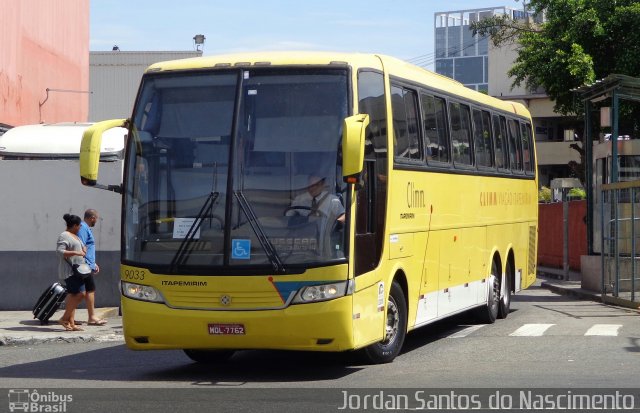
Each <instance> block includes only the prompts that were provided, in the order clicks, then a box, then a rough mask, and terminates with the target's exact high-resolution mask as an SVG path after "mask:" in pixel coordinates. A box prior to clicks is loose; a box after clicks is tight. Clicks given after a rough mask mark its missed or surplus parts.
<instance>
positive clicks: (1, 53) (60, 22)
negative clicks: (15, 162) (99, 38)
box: [0, 0, 89, 126]
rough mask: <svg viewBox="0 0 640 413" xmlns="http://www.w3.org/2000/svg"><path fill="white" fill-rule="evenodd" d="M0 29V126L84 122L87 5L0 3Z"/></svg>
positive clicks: (83, 0)
mask: <svg viewBox="0 0 640 413" xmlns="http://www.w3.org/2000/svg"><path fill="white" fill-rule="evenodd" d="M0 28H1V30H0V123H3V124H7V125H12V126H19V125H25V124H33V123H40V122H47V123H54V122H65V121H80V122H84V121H86V120H87V114H88V102H89V97H88V96H89V95H88V94H86V93H78V92H81V91H85V92H88V90H89V0H73V1H68V0H46V1H41V0H20V1H16V0H0ZM47 88H49V89H56V90H65V91H68V92H61V91H51V92H49V97H48V98H47V92H46V89H47Z"/></svg>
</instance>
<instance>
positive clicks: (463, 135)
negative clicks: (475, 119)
mask: <svg viewBox="0 0 640 413" xmlns="http://www.w3.org/2000/svg"><path fill="white" fill-rule="evenodd" d="M449 113H450V117H451V118H450V120H451V147H452V149H453V162H454V163H457V164H464V165H471V120H470V110H469V107H468V106H466V105H461V104H459V103H456V102H450V103H449Z"/></svg>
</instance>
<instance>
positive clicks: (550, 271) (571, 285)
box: [537, 266, 602, 302]
mask: <svg viewBox="0 0 640 413" xmlns="http://www.w3.org/2000/svg"><path fill="white" fill-rule="evenodd" d="M566 277H567V275H565V274H564V271H563V270H561V269H557V268H547V267H540V266H539V267H538V273H537V278H538V279H539V280H540V281H542V283H541V284H540V286H541V287H542V288H546V289H547V290H550V291H553V292H554V293H556V294H562V295H570V296H572V297H576V298H579V299H581V300H591V301H598V302H602V296H601V294H600V293H598V292H595V291H591V290H585V289H583V288H582V281H581V280H582V274H580V273H579V272H576V271H572V270H570V271H569V274H568V279H565V278H566Z"/></svg>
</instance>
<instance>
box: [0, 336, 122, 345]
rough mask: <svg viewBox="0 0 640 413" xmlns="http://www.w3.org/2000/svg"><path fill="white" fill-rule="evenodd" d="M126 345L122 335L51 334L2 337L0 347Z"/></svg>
mask: <svg viewBox="0 0 640 413" xmlns="http://www.w3.org/2000/svg"><path fill="white" fill-rule="evenodd" d="M110 342H122V343H124V336H123V335H122V334H105V335H93V334H92V335H79V336H52V335H51V334H47V335H46V336H45V335H42V336H32V337H16V336H4V337H0V347H2V346H32V345H37V344H60V343H65V344H77V343H110Z"/></svg>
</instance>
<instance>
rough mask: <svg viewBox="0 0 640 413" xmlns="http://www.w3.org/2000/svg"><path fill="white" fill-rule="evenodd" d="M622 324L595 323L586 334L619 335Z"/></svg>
mask: <svg viewBox="0 0 640 413" xmlns="http://www.w3.org/2000/svg"><path fill="white" fill-rule="evenodd" d="M620 327H622V324H594V325H593V326H591V328H590V329H589V330H587V332H586V333H584V335H585V336H617V335H618V330H619V329H620Z"/></svg>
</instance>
